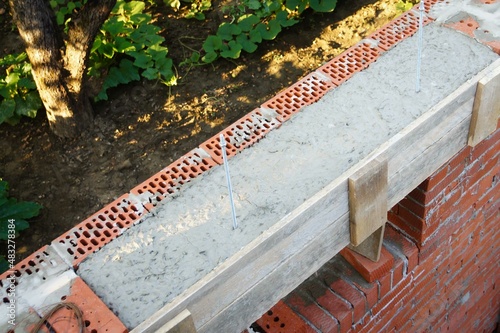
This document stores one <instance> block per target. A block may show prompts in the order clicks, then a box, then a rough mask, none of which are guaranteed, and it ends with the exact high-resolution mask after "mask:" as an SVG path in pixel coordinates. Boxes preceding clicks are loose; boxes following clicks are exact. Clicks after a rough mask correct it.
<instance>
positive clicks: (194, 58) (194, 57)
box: [189, 52, 200, 63]
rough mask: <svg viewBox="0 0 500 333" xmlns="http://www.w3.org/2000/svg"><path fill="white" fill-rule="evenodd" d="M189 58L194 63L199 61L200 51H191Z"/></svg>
mask: <svg viewBox="0 0 500 333" xmlns="http://www.w3.org/2000/svg"><path fill="white" fill-rule="evenodd" d="M189 60H191V62H195V63H196V62H198V61H200V52H193V54H191V57H189Z"/></svg>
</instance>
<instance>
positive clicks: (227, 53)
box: [220, 40, 243, 59]
mask: <svg viewBox="0 0 500 333" xmlns="http://www.w3.org/2000/svg"><path fill="white" fill-rule="evenodd" d="M227 46H228V47H229V49H228V50H224V51H222V52H221V53H220V55H221V56H222V57H224V58H232V59H237V58H239V57H240V53H241V50H242V49H243V46H241V44H238V43H237V42H236V41H234V40H231V41H229V43H228V44H227Z"/></svg>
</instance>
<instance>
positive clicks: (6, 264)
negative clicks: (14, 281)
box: [0, 255, 10, 274]
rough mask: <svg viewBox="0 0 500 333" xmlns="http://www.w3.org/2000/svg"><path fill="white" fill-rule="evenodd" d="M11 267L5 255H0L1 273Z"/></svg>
mask: <svg viewBox="0 0 500 333" xmlns="http://www.w3.org/2000/svg"><path fill="white" fill-rule="evenodd" d="M9 268H10V265H9V262H8V261H7V259H5V256H2V255H0V274H3V273H5V272H7V271H8V270H9Z"/></svg>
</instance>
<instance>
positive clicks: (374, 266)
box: [340, 246, 394, 282]
mask: <svg viewBox="0 0 500 333" xmlns="http://www.w3.org/2000/svg"><path fill="white" fill-rule="evenodd" d="M340 254H341V255H342V256H343V257H344V258H345V259H346V260H347V261H348V262H349V263H350V264H351V265H352V266H353V267H354V268H355V269H356V270H357V271H358V272H359V273H360V274H361V276H363V277H364V278H365V279H366V281H368V282H373V281H375V280H377V279H379V278H380V277H382V276H383V275H386V274H388V273H389V271H390V270H391V268H392V266H393V263H394V258H393V256H392V255H391V254H390V253H389V251H387V250H386V249H385V248H384V247H383V246H382V250H381V251H380V260H379V261H378V262H373V261H371V260H370V259H367V258H365V257H363V256H362V255H360V254H357V253H356V252H354V251H352V250H350V249H348V248H345V249H343V250H342V251H340Z"/></svg>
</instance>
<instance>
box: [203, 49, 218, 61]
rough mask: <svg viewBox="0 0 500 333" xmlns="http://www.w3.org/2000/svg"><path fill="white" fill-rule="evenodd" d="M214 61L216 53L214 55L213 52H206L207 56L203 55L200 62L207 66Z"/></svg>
mask: <svg viewBox="0 0 500 333" xmlns="http://www.w3.org/2000/svg"><path fill="white" fill-rule="evenodd" d="M216 59H217V53H215V52H214V51H211V52H207V54H205V55H204V56H203V57H202V58H201V60H202V61H203V62H204V63H207V64H210V63H212V62H214V61H215V60H216Z"/></svg>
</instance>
